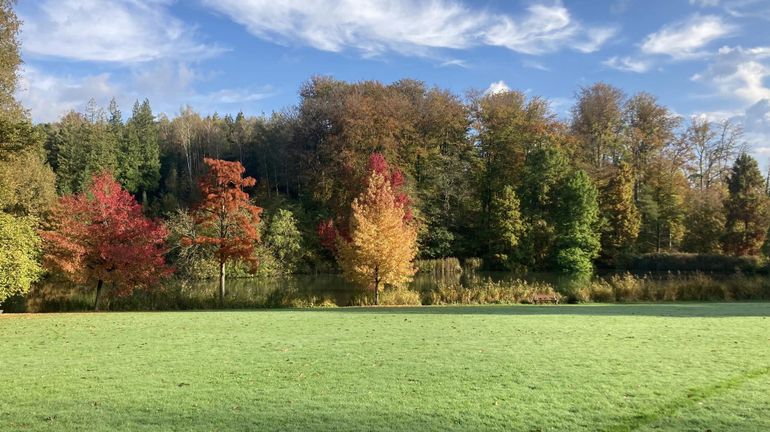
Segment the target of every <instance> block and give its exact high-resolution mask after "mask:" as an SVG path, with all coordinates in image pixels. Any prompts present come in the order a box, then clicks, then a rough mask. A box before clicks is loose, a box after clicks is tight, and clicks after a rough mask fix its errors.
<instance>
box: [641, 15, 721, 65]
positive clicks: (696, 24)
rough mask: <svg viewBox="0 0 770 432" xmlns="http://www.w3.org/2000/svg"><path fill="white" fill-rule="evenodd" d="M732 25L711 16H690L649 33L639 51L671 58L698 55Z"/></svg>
mask: <svg viewBox="0 0 770 432" xmlns="http://www.w3.org/2000/svg"><path fill="white" fill-rule="evenodd" d="M733 31H734V27H733V26H732V25H730V24H727V23H726V22H724V20H722V18H720V17H718V16H715V15H704V16H702V15H694V16H692V17H690V18H689V19H687V20H685V21H681V22H677V23H673V24H669V25H667V26H664V27H663V28H662V29H660V30H659V31H657V32H655V33H651V34H649V35H648V36H647V37H646V38H645V40H644V42H642V46H641V49H642V52H644V53H646V54H665V55H669V56H671V57H673V58H675V59H685V58H692V57H698V56H701V55H703V54H704V53H703V52H702V51H701V49H702V48H704V47H705V46H706V45H708V44H709V43H711V42H712V41H714V40H717V39H719V38H723V37H726V36H729V35H731V34H732V33H733Z"/></svg>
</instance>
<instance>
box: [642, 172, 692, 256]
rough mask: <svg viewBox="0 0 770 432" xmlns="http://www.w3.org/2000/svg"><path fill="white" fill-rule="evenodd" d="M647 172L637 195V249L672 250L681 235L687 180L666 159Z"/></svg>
mask: <svg viewBox="0 0 770 432" xmlns="http://www.w3.org/2000/svg"><path fill="white" fill-rule="evenodd" d="M647 172H648V177H647V181H646V182H645V184H644V185H643V187H642V189H641V191H640V193H639V196H638V205H639V210H640V213H641V217H642V224H641V228H640V231H639V237H638V241H637V248H638V249H639V250H640V251H641V252H661V251H673V250H676V248H677V247H678V245H679V243H680V241H681V240H682V237H683V235H684V216H685V206H684V198H685V193H686V191H687V181H686V180H685V178H684V175H683V174H682V172H681V171H679V170H677V169H676V168H675V167H674V166H672V164H671V162H670V161H668V160H665V159H661V158H659V159H657V160H656V161H654V162H653V163H651V164H650V165H649V166H648V167H647Z"/></svg>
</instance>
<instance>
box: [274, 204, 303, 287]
mask: <svg viewBox="0 0 770 432" xmlns="http://www.w3.org/2000/svg"><path fill="white" fill-rule="evenodd" d="M265 243H266V245H267V247H268V248H269V249H270V251H271V252H272V254H273V256H274V257H275V258H276V260H277V261H278V264H279V266H280V268H281V270H282V272H284V273H293V272H294V271H295V270H296V269H297V266H298V264H299V262H300V261H301V259H302V248H303V246H302V233H301V232H300V231H299V229H298V228H297V221H296V219H295V218H294V213H292V212H291V211H289V210H285V209H279V210H278V212H277V213H276V214H275V216H273V217H272V218H270V220H269V223H268V225H267V232H266V234H265Z"/></svg>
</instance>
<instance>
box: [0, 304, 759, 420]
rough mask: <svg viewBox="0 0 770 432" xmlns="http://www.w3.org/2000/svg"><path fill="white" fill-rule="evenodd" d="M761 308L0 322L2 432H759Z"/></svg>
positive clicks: (345, 312) (59, 317)
mask: <svg viewBox="0 0 770 432" xmlns="http://www.w3.org/2000/svg"><path fill="white" fill-rule="evenodd" d="M769 316H770V304H768V303H726V304H715V303H709V304H654V305H653V304H649V305H645V304H642V305H587V306H583V305H565V306H512V307H502V306H479V307H420V308H391V309H388V308H379V309H374V308H346V309H332V310H262V311H221V312H220V311H212V312H168V313H84V314H50V315H45V314H41V315H16V316H12V315H0V386H2V390H0V430H4V431H5V430H8V431H25V430H32V431H59V430H65V431H67V430H73V431H81V430H82V431H85V430H88V431H229V430H237V431H257V430H259V431H265V430H296V431H306V430H367V431H376V430H396V431H428V430H468V431H470V430H473V431H483V430H506V431H511V430H522V431H539V430H542V431H546V430H549V431H567V430H591V431H593V430H610V431H622V430H645V431H646V430H650V431H652V430H655V431H657V430H671V431H683V430H693V431H705V430H708V429H710V430H712V431H728V430H729V431H751V430H756V431H767V430H770V318H769Z"/></svg>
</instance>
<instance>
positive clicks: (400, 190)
mask: <svg viewBox="0 0 770 432" xmlns="http://www.w3.org/2000/svg"><path fill="white" fill-rule="evenodd" d="M373 172H376V173H377V174H380V175H382V176H383V177H385V178H386V179H387V180H388V182H389V183H390V188H391V190H393V193H394V195H395V199H396V204H398V205H400V206H402V207H403V208H404V222H409V221H411V220H412V217H413V215H412V208H411V207H412V200H411V199H410V198H409V195H407V193H406V192H405V191H404V184H405V183H406V180H405V179H404V173H402V172H401V170H399V169H398V168H391V167H390V165H389V164H388V161H387V160H385V156H383V155H382V154H381V153H372V155H371V156H369V173H368V174H367V176H366V179H368V178H369V176H370V175H371V173H373Z"/></svg>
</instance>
